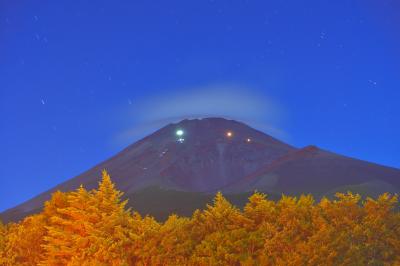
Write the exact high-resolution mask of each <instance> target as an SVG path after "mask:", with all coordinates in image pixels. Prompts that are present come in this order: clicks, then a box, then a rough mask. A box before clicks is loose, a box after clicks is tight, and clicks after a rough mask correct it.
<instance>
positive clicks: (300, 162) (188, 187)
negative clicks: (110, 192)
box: [0, 118, 400, 222]
mask: <svg viewBox="0 0 400 266" xmlns="http://www.w3.org/2000/svg"><path fill="white" fill-rule="evenodd" d="M178 130H182V131H183V135H181V136H178V135H177V134H176V132H177V131H178ZM228 132H229V133H228ZM102 169H106V170H107V171H108V172H109V173H110V175H111V177H112V179H113V181H114V182H115V183H116V186H117V188H118V189H119V190H122V191H123V192H124V193H125V197H126V198H129V204H130V206H132V207H133V209H135V210H138V211H140V212H141V213H143V214H151V215H154V216H156V217H157V218H159V219H164V218H165V217H166V216H167V215H168V214H169V213H171V212H174V213H178V214H181V215H190V213H191V212H192V211H193V210H194V209H196V208H201V207H204V204H205V203H206V202H209V201H210V200H211V199H212V196H213V194H214V193H215V192H216V191H222V192H223V193H224V194H225V195H226V196H227V197H228V198H229V199H230V200H231V201H232V202H234V203H236V204H237V205H239V206H241V205H243V204H244V202H245V201H246V198H247V196H248V195H250V194H251V192H253V191H254V190H258V191H262V192H266V193H267V194H269V195H272V197H274V196H275V197H277V196H278V195H280V194H281V193H286V194H295V195H297V194H301V193H312V194H314V195H315V196H317V197H321V196H324V195H331V194H334V192H335V191H347V190H353V191H356V192H359V193H362V194H365V195H376V194H379V193H382V192H385V191H388V192H392V193H397V192H399V191H400V170H399V169H395V168H390V167H385V166H381V165H377V164H373V163H369V162H365V161H361V160H357V159H353V158H349V157H345V156H341V155H338V154H335V153H332V152H329V151H324V150H322V149H319V148H318V147H315V146H308V147H305V148H301V149H298V148H295V147H292V146H290V145H288V144H286V143H284V142H281V141H279V140H277V139H275V138H273V137H271V136H269V135H266V134H265V133H263V132H260V131H257V130H255V129H253V128H251V127H249V126H247V125H245V124H243V123H240V122H237V121H234V120H227V119H223V118H204V119H193V120H183V121H181V122H179V123H176V124H169V125H167V126H165V127H163V128H161V129H160V130H158V131H156V132H155V133H153V134H151V135H149V136H147V137H145V138H144V139H142V140H139V141H138V142H136V143H134V144H132V145H130V146H129V147H127V148H126V149H124V150H123V151H121V152H120V153H118V154H117V155H115V156H114V157H112V158H110V159H108V160H107V161H105V162H102V163H100V164H98V165H97V166H95V167H93V168H92V169H90V170H88V171H86V172H84V173H82V174H80V175H78V176H76V177H74V178H72V179H69V180H68V181H66V182H64V183H62V184H60V185H58V186H56V187H54V188H52V189H50V190H48V191H46V192H44V193H42V194H40V195H38V196H37V197H34V198H32V199H31V200H28V201H27V202H25V203H23V204H21V205H19V206H16V207H14V208H12V209H9V210H7V211H5V212H4V213H2V214H1V215H0V219H2V220H3V221H5V222H8V221H17V220H19V219H21V218H23V217H24V216H26V215H28V214H31V213H35V212H38V211H40V209H41V208H42V206H43V203H44V201H46V200H48V199H49V198H50V197H51V194H52V193H53V192H55V191H57V190H61V191H70V190H73V189H76V188H77V187H79V186H80V185H81V184H83V185H84V186H85V187H86V188H87V189H92V188H95V187H97V184H98V182H99V181H100V177H101V170H102Z"/></svg>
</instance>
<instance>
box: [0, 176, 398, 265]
mask: <svg viewBox="0 0 400 266" xmlns="http://www.w3.org/2000/svg"><path fill="white" fill-rule="evenodd" d="M102 174H103V176H102V181H101V182H100V183H99V187H98V189H96V190H91V191H88V190H86V189H85V188H84V187H82V186H81V187H80V188H78V189H77V190H75V191H72V192H59V191H58V192H55V193H54V194H53V195H52V198H51V199H50V200H49V201H47V202H46V203H45V206H44V209H43V211H42V212H41V213H39V214H35V215H32V216H29V217H26V218H25V219H23V220H22V221H21V222H19V223H9V224H6V225H3V224H1V223H0V265H7V266H8V265H10V266H11V265H12V266H14V265H29V266H30V265H71V266H72V265H79V266H85V265H115V266H117V265H118V266H119V265H296V266H298V265H400V213H399V212H398V210H397V208H398V198H397V196H396V195H389V194H383V195H381V196H379V197H378V198H376V199H372V198H367V199H366V200H361V197H360V196H359V195H357V194H352V193H347V194H340V193H338V194H336V199H334V200H329V199H327V198H323V199H322V200H320V201H319V202H315V200H314V199H313V197H312V196H311V195H303V196H300V197H298V198H297V197H289V196H284V195H283V196H282V198H281V199H280V200H279V201H272V200H268V198H267V197H266V195H264V194H262V193H258V192H255V193H254V194H253V195H252V196H251V197H249V199H248V202H247V204H246V205H245V207H244V208H243V210H240V209H238V208H236V207H235V206H233V205H232V204H231V203H230V202H229V201H227V200H226V199H225V198H224V197H223V195H222V194H221V193H217V194H216V196H215V198H214V201H213V203H212V204H210V205H207V206H206V207H205V209H204V210H196V211H195V212H194V213H193V215H192V216H191V217H178V216H177V215H174V214H171V215H170V216H169V218H168V219H167V220H166V221H165V222H159V221H157V220H155V219H154V218H153V217H151V216H145V217H142V216H141V215H140V214H139V213H137V212H135V211H132V210H130V209H127V208H126V203H127V202H126V201H122V200H121V196H122V193H121V192H120V191H118V190H117V189H116V188H115V186H114V184H113V183H112V181H111V178H110V176H109V175H108V174H107V172H106V171H103V173H102Z"/></svg>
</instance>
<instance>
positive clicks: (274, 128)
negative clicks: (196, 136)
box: [118, 85, 287, 142]
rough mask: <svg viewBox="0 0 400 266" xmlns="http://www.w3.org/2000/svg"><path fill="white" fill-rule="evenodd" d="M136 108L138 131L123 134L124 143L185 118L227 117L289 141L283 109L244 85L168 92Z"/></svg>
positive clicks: (135, 122) (134, 110)
mask: <svg viewBox="0 0 400 266" xmlns="http://www.w3.org/2000/svg"><path fill="white" fill-rule="evenodd" d="M140 102H141V103H140V104H137V105H134V106H133V107H132V108H133V109H132V110H131V111H130V114H131V115H130V117H132V120H133V121H132V122H134V124H135V125H140V126H135V127H134V128H130V129H128V130H126V131H125V132H123V133H122V134H120V135H119V136H118V139H119V140H120V141H122V142H127V141H132V140H136V139H138V138H140V137H143V136H145V135H146V134H149V133H151V132H153V131H155V130H157V129H159V128H160V127H162V126H164V125H166V124H168V123H174V122H178V121H180V120H182V119H190V118H204V117H224V118H228V119H235V120H238V121H242V122H245V123H247V124H249V125H251V126H253V127H255V128H258V129H260V130H262V131H264V132H266V133H268V134H271V135H272V136H275V137H278V138H281V139H287V134H286V133H285V132H284V131H283V130H281V129H280V125H281V124H282V121H283V120H284V117H285V112H284V110H283V108H282V107H281V106H280V105H279V104H278V103H277V102H276V101H274V100H272V99H271V98H270V97H267V96H265V95H264V94H260V93H258V92H256V91H254V90H252V89H250V88H247V87H244V86H231V85H212V86H205V87H198V88H191V89H182V90H179V92H178V93H173V94H170V93H168V91H166V92H165V93H164V94H163V95H160V96H158V97H156V98H152V99H144V100H141V101H140Z"/></svg>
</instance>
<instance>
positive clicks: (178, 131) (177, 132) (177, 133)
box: [176, 129, 183, 137]
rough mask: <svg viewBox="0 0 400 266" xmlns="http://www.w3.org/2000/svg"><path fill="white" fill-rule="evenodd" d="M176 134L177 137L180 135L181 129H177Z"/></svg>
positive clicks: (181, 134) (181, 133)
mask: <svg viewBox="0 0 400 266" xmlns="http://www.w3.org/2000/svg"><path fill="white" fill-rule="evenodd" d="M176 135H178V136H179V137H180V136H183V130H182V129H178V130H177V131H176Z"/></svg>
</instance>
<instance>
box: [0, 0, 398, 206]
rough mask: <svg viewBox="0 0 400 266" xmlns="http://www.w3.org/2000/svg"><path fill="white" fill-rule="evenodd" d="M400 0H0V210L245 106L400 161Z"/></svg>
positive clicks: (276, 132) (282, 134) (265, 117)
mask: <svg viewBox="0 0 400 266" xmlns="http://www.w3.org/2000/svg"><path fill="white" fill-rule="evenodd" d="M72 2H73V3H72ZM396 2H397V3H396ZM399 10H400V4H399V2H398V1H395V0H394V1H389V0H359V1H353V0H335V1H326V0H314V1H298V0H286V1H283V0H281V1H228V0H227V1H219V0H215V1H95V2H93V1H39V2H38V1H11V0H4V1H1V3H0V58H1V61H0V119H1V124H0V129H1V130H0V145H1V154H0V161H1V168H0V210H4V209H6V208H9V207H12V206H14V205H16V204H18V203H21V202H23V201H25V200H27V199H29V198H30V197H32V196H34V195H37V194H38V193H40V192H43V191H44V190H47V189H49V188H51V187H52V186H54V185H56V184H58V183H60V182H62V181H64V180H66V179H68V178H71V177H73V176H75V175H77V174H79V173H81V172H83V171H85V170H87V169H88V168H90V167H92V166H94V165H95V164H97V163H99V162H101V161H103V160H105V159H107V158H109V157H110V156H112V155H114V154H115V153H117V152H118V151H119V150H121V149H122V148H124V147H125V146H127V145H129V144H130V143H132V142H134V141H135V140H137V139H138V138H140V137H143V136H145V135H146V134H148V133H149V132H151V131H154V130H156V129H157V128H158V127H161V126H162V125H164V124H165V123H168V122H170V121H177V120H179V119H180V118H183V117H193V116H206V115H212V116H224V117H231V118H236V119H239V120H241V121H244V122H247V123H249V124H250V125H252V126H254V127H256V128H259V129H261V130H264V131H265V132H267V133H269V134H271V135H273V136H275V137H277V138H280V139H282V140H284V141H286V142H288V143H290V144H292V145H294V146H297V147H302V146H306V145H308V144H314V145H317V146H319V147H321V148H323V149H327V150H331V151H333V152H337V153H340V154H344V155H348V156H351V157H357V158H360V159H363V160H368V161H372V162H376V163H379V164H384V165H388V166H393V167H400V154H399V151H400V141H399V136H400V123H399V120H400V119H399V115H400V104H399V99H400V49H399V47H400V31H399V25H400V19H399V16H398V11H399Z"/></svg>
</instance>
